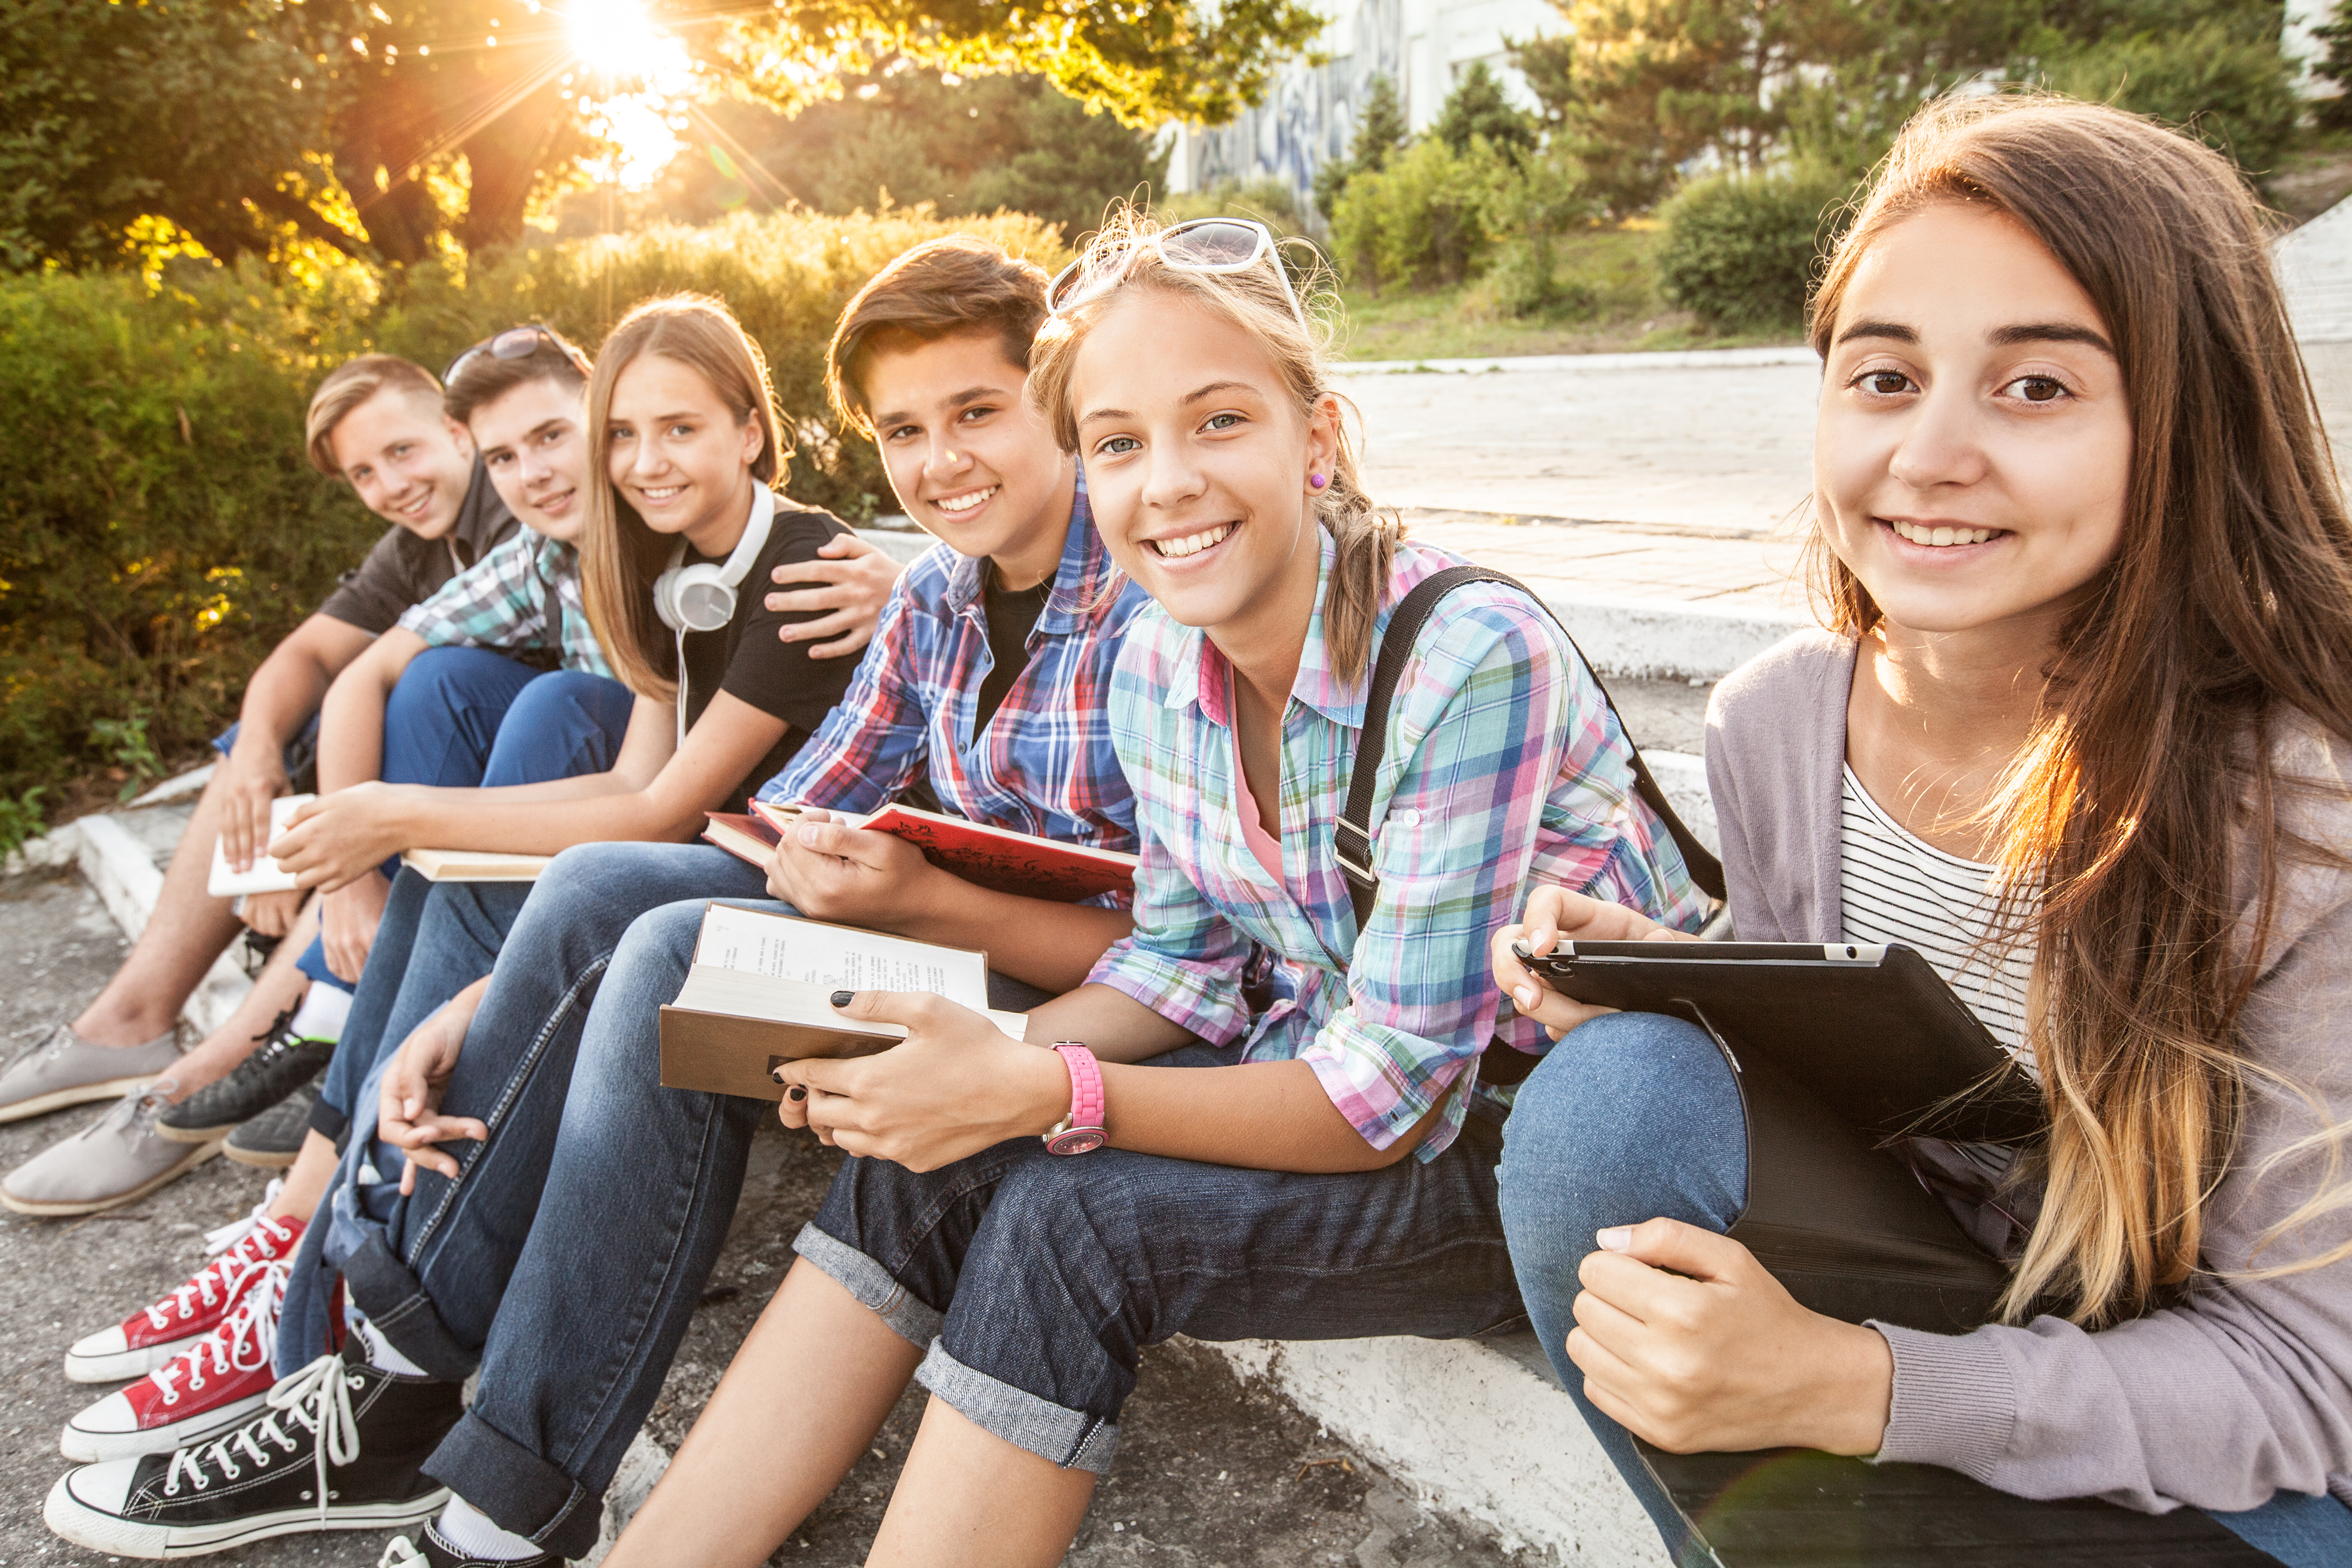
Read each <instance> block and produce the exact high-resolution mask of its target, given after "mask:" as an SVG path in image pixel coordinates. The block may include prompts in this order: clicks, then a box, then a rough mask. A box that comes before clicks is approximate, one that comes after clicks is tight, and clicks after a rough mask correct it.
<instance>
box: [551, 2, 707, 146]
mask: <svg viewBox="0 0 2352 1568" xmlns="http://www.w3.org/2000/svg"><path fill="white" fill-rule="evenodd" d="M562 14H563V20H564V27H565V30H566V31H567V32H569V33H570V34H571V36H572V52H573V53H574V54H575V55H577V56H578V57H579V58H580V61H581V63H582V64H583V65H585V66H586V67H588V68H589V69H591V70H592V71H594V72H596V73H598V74H599V75H601V76H602V77H603V78H604V81H605V83H606V85H607V93H606V95H604V96H602V97H598V98H593V99H592V98H591V97H590V96H589V95H588V94H587V93H585V92H583V93H582V95H581V102H580V108H581V110H582V112H583V116H584V117H585V118H586V120H587V122H588V129H589V131H590V132H591V133H592V134H593V135H594V136H596V137H597V138H598V139H599V140H601V141H602V142H604V143H605V147H606V155H605V156H604V157H603V158H601V159H597V160H594V161H593V162H592V163H590V164H589V172H590V174H591V175H592V177H593V178H595V179H597V180H599V181H603V182H607V183H610V184H617V185H619V186H621V187H622V188H623V189H625V190H633V191H634V190H643V189H645V188H646V186H647V185H650V184H653V182H654V181H655V179H656V178H657V177H658V176H659V175H660V174H661V172H662V170H663V169H665V168H667V166H668V165H669V163H670V161H671V160H672V159H674V158H676V157H677V154H678V153H680V152H681V151H683V150H684V147H685V143H684V142H681V141H679V140H678V137H677V132H676V129H675V127H674V126H673V125H672V123H671V121H673V120H674V119H675V118H676V116H677V104H678V103H679V102H680V101H681V100H684V99H685V98H686V97H687V96H688V95H689V94H690V93H691V92H692V90H693V88H694V70H695V67H694V61H693V59H692V58H690V57H689V56H688V54H687V52H686V46H685V45H683V44H681V43H680V42H679V41H678V40H677V38H676V37H673V36H672V35H670V34H668V33H666V32H664V31H662V30H661V29H660V28H659V27H656V26H654V23H653V19H652V18H651V17H649V16H646V10H645V7H644V5H641V4H640V3H639V0H570V4H569V5H566V6H565V7H564V9H563V13H562ZM624 83H626V84H628V85H627V87H623V85H622V84H624ZM583 85H584V84H583Z"/></svg>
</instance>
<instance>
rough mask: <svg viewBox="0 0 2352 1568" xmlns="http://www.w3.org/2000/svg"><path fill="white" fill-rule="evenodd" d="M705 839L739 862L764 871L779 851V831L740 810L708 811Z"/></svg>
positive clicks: (706, 813)
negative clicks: (777, 849)
mask: <svg viewBox="0 0 2352 1568" xmlns="http://www.w3.org/2000/svg"><path fill="white" fill-rule="evenodd" d="M702 815H703V816H704V817H705V818H706V819H707V820H706V821H705V822H704V823H703V825H702V837H703V838H704V839H705V840H706V841H707V842H709V843H712V844H716V845H718V846H719V847H720V848H721V849H724V850H726V851H727V853H729V854H730V855H732V856H734V857H735V858H737V859H738V860H741V861H744V862H746V863H748V864H750V865H753V866H757V867H758V868H760V869H761V870H762V871H764V870H766V869H767V868H768V861H769V860H770V858H772V857H773V855H774V853H775V848H776V838H777V833H776V830H775V829H774V828H772V827H771V826H768V824H767V823H766V821H765V820H763V819H762V818H760V817H757V816H751V815H750V814H749V813H748V812H740V811H706V812H704V813H703V814H702Z"/></svg>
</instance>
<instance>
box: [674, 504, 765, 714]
mask: <svg viewBox="0 0 2352 1568" xmlns="http://www.w3.org/2000/svg"><path fill="white" fill-rule="evenodd" d="M775 521H776V498H775V495H774V493H773V492H772V491H771V490H770V489H768V487H767V486H765V485H762V484H754V485H753V486H752V487H751V521H750V522H748V523H746V524H744V526H743V537H742V538H740V539H739V540H737V541H736V542H735V548H734V549H733V550H731V551H730V552H728V554H727V561H726V563H725V564H724V565H719V564H718V563H713V562H709V561H701V562H697V563H695V564H694V565H692V566H688V565H686V564H685V561H686V541H685V540H683V539H681V540H679V541H678V542H677V546H676V547H675V548H674V549H672V550H671V551H670V552H669V569H668V570H667V571H666V572H664V573H663V574H661V575H660V576H658V577H656V578H655V579H654V614H655V615H656V616H660V617H661V623H662V625H664V626H667V627H668V628H669V629H670V630H672V631H674V632H676V633H677V743H678V744H679V745H680V746H681V747H683V746H684V745H685V744H686V634H687V633H688V632H715V631H719V630H720V629H722V628H723V627H725V626H726V625H727V623H728V622H730V621H731V620H733V619H734V618H735V589H736V586H737V585H738V584H740V583H741V582H742V581H743V579H744V578H745V577H748V576H750V575H751V567H752V565H753V563H756V562H757V561H758V560H759V559H760V552H761V551H762V550H765V549H766V548H767V547H768V531H769V529H771V528H772V527H773V526H774V525H775Z"/></svg>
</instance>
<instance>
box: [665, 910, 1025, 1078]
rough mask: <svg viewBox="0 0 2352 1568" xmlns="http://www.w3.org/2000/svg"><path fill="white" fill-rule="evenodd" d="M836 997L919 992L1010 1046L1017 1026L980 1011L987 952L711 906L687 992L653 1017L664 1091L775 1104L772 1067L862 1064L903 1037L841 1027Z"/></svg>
mask: <svg viewBox="0 0 2352 1568" xmlns="http://www.w3.org/2000/svg"><path fill="white" fill-rule="evenodd" d="M835 991H929V992H932V993H934V994H938V995H940V996H944V997H946V998H947V999H948V1000H949V1001H950V1002H957V1003H961V1005H964V1006H967V1007H970V1008H971V1009H972V1010H973V1011H975V1012H980V1013H987V1014H988V1016H990V1017H991V1018H992V1019H993V1020H994V1021H995V1023H996V1026H998V1027H999V1028H1001V1029H1003V1030H1004V1031H1006V1032H1007V1033H1008V1034H1011V1035H1013V1036H1014V1037H1019V1036H1020V1034H1021V1033H1022V1030H1023V1028H1024V1026H1026V1024H1027V1020H1026V1019H1025V1018H1024V1016H1022V1015H1020V1014H1018V1013H992V1012H990V1011H989V1006H988V955H987V954H986V953H982V952H971V951H970V950H969V949H965V948H955V947H938V946H935V945H933V944H932V943H930V942H909V941H908V940H907V939H906V938H905V937H898V936H886V935H883V934H882V933H881V932H879V931H858V930H856V929H855V928H853V927H849V926H836V925H828V924H826V923H825V922H824V921H803V920H794V919H793V918H792V917H791V916H789V915H776V914H769V913H767V912H766V911H764V910H740V909H736V908H734V907H732V906H731V905H727V904H712V905H710V906H709V908H708V909H707V910H704V912H703V917H702V934H701V936H700V937H699V938H698V940H697V941H696V942H695V949H694V966H693V967H692V968H691V969H689V970H688V972H687V976H686V984H685V985H684V986H683V987H682V988H681V989H680V990H679V992H678V994H677V1001H675V1002H672V1003H670V1004H669V1005H667V1006H666V1007H664V1008H663V1009H662V1010H661V1080H662V1083H663V1085H664V1086H665V1087H667V1088H670V1089H700V1090H702V1091H704V1092H705V1093H709V1094H740V1095H747V1096H750V1097H751V1098H753V1099H758V1100H782V1098H783V1097H784V1091H783V1087H782V1085H781V1084H779V1083H777V1082H776V1080H775V1079H772V1078H771V1077H770V1076H769V1074H771V1073H772V1072H773V1071H774V1070H775V1068H776V1067H777V1066H778V1064H780V1063H782V1062H788V1061H798V1060H800V1059H801V1058H805V1057H862V1056H871V1055H873V1054H874V1053H875V1052H877V1051H885V1050H887V1049H889V1048H890V1047H892V1046H895V1045H897V1044H898V1042H899V1041H900V1040H903V1039H905V1038H906V1037H907V1031H906V1030H905V1029H903V1028H901V1027H899V1026H898V1025H896V1024H864V1023H851V1022H849V1021H848V1020H846V1019H844V1018H843V1017H842V1016H841V1015H840V1014H838V1013H836V1012H835V1011H834V1009H833V1004H832V1002H831V1000H830V998H831V996H832V994H833V993H834V992H835Z"/></svg>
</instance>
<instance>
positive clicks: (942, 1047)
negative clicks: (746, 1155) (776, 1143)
mask: <svg viewBox="0 0 2352 1568" xmlns="http://www.w3.org/2000/svg"><path fill="white" fill-rule="evenodd" d="M835 1011H837V1012H839V1013H840V1014H841V1016H842V1017H843V1018H844V1019H845V1020H847V1021H850V1022H852V1023H854V1024H863V1025H868V1026H871V1025H882V1026H896V1027H900V1028H903V1029H905V1030H906V1034H907V1037H906V1038H905V1039H904V1040H902V1041H900V1042H899V1043H898V1045H895V1046H893V1047H890V1048H889V1049H888V1050H887V1051H883V1052H881V1053H879V1054H877V1055H874V1056H865V1057H854V1058H835V1059H830V1060H828V1059H822V1058H806V1059H803V1060H800V1061H792V1062H786V1063H784V1064H783V1065H782V1066H781V1067H779V1068H776V1071H775V1077H776V1079H777V1081H778V1082H780V1083H782V1085H783V1086H784V1098H783V1100H782V1103H781V1104H780V1105H779V1106H778V1108H777V1110H778V1114H779V1116H780V1117H781V1118H782V1121H783V1123H784V1125H785V1126H787V1127H803V1126H805V1127H808V1128H810V1129H812V1130H813V1131H815V1133H816V1135H817V1137H818V1138H819V1139H821V1140H823V1141H824V1142H827V1143H830V1144H833V1145H834V1146H835V1147H836V1148H839V1149H843V1150H845V1151H846V1152H849V1153H852V1154H863V1155H868V1156H871V1157H874V1158H877V1159H883V1160H890V1161H895V1162H896V1163H898V1164H901V1165H904V1166H906V1167H907V1168H908V1170H910V1171H935V1170H937V1169H939V1168H940V1166H942V1165H947V1164H951V1163H954V1162H956V1161H958V1160H961V1159H963V1158H965V1157H966V1156H968V1155H971V1154H977V1153H979V1152H981V1151H982V1150H983V1149H990V1148H993V1147H994V1146H996V1145H997V1144H999V1143H1002V1142H1005V1141H1006V1140H1007V1139H1010V1138H1021V1137H1035V1136H1038V1135H1040V1134H1042V1133H1044V1132H1045V1131H1046V1130H1047V1129H1048V1128H1051V1127H1052V1126H1053V1125H1054V1124H1055V1122H1057V1121H1061V1120H1062V1118H1063V1116H1064V1115H1065V1114H1066V1113H1067V1111H1068V1110H1069V1108H1070V1078H1069V1070H1068V1069H1067V1068H1065V1067H1064V1066H1063V1065H1062V1059H1061V1058H1060V1057H1058V1056H1056V1055H1055V1053H1053V1052H1052V1051H1049V1050H1045V1049H1041V1048H1040V1047H1037V1046H1034V1045H1029V1044H1025V1043H1024V1042H1023V1041H1022V1040H1020V1039H1019V1038H1017V1037H1014V1036H1013V1035H1010V1034H1007V1033H1006V1032H1005V1031H1004V1030H1003V1028H1001V1027H999V1026H998V1025H997V1023H996V1022H995V1021H994V1018H993V1017H992V1016H991V1015H988V1014H984V1013H976V1012H974V1011H972V1010H971V1008H969V1007H964V1006H960V1005H957V1004H956V1003H953V1002H950V1001H949V1000H948V999H947V998H946V997H944V996H937V995H930V994H925V993H923V992H919V991H860V992H856V993H855V994H854V995H853V997H852V1000H851V1001H850V1003H849V1005H847V1006H845V1007H841V1008H837V1009H835ZM794 1090H800V1091H802V1092H803V1096H804V1098H803V1099H800V1100H794V1099H793V1091H794Z"/></svg>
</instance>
